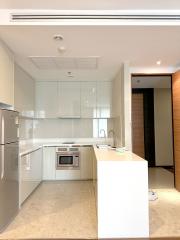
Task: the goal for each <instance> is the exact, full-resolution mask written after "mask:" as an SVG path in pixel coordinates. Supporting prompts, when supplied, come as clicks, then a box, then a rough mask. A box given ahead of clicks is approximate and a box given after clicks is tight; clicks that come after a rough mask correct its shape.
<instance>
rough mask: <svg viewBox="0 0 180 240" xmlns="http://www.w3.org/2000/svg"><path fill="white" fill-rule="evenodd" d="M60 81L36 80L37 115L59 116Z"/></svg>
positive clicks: (42, 116)
mask: <svg viewBox="0 0 180 240" xmlns="http://www.w3.org/2000/svg"><path fill="white" fill-rule="evenodd" d="M58 111H59V99H58V82H53V81H52V82H51V81H49V82H44V81H43V82H41V81H39V82H36V117H37V118H57V117H59V112H58Z"/></svg>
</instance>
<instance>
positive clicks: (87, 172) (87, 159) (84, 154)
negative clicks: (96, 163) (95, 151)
mask: <svg viewBox="0 0 180 240" xmlns="http://www.w3.org/2000/svg"><path fill="white" fill-rule="evenodd" d="M92 160H93V158H92V147H81V148H80V163H81V165H80V166H81V179H92V178H93V162H92Z"/></svg>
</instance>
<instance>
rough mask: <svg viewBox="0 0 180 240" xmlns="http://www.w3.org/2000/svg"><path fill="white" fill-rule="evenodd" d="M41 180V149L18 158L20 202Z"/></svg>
mask: <svg viewBox="0 0 180 240" xmlns="http://www.w3.org/2000/svg"><path fill="white" fill-rule="evenodd" d="M41 181H42V149H38V150H36V151H33V152H31V153H28V154H26V155H23V156H21V158H20V204H22V203H23V202H24V201H25V199H26V198H27V197H28V196H29V195H30V194H31V193H32V191H33V190H34V189H35V188H36V187H37V186H38V185H39V184H40V182H41Z"/></svg>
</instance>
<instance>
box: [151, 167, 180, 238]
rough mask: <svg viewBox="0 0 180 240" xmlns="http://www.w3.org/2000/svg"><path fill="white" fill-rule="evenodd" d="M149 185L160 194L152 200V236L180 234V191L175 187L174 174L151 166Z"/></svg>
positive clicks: (175, 235) (174, 235)
mask: <svg viewBox="0 0 180 240" xmlns="http://www.w3.org/2000/svg"><path fill="white" fill-rule="evenodd" d="M149 187H150V188H151V189H153V190H154V191H155V192H157V194H158V199H157V200H155V201H151V202H150V208H149V210H150V236H151V237H177V236H180V193H179V192H178V191H176V190H175V189H174V174H173V173H172V172H170V171H168V170H166V169H164V168H149Z"/></svg>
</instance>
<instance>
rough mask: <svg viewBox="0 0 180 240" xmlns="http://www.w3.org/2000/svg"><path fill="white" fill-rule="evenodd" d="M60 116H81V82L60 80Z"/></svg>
mask: <svg viewBox="0 0 180 240" xmlns="http://www.w3.org/2000/svg"><path fill="white" fill-rule="evenodd" d="M59 117H61V118H80V117H81V111H80V83H79V82H59Z"/></svg>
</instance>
